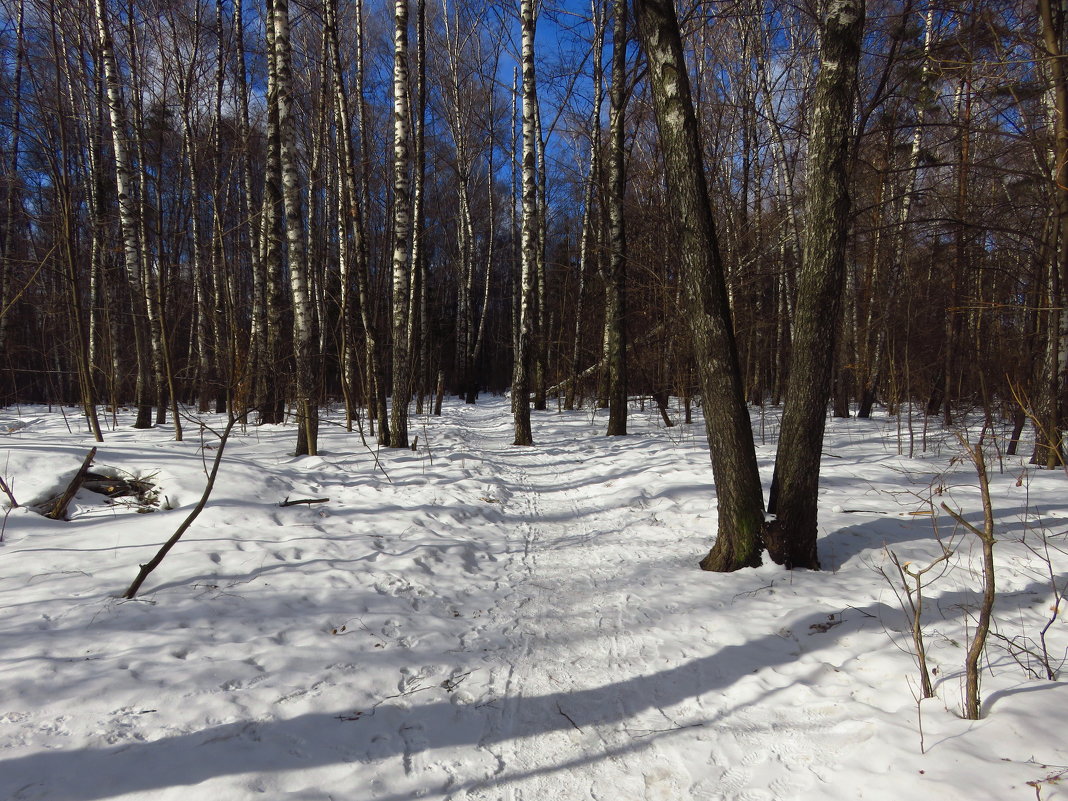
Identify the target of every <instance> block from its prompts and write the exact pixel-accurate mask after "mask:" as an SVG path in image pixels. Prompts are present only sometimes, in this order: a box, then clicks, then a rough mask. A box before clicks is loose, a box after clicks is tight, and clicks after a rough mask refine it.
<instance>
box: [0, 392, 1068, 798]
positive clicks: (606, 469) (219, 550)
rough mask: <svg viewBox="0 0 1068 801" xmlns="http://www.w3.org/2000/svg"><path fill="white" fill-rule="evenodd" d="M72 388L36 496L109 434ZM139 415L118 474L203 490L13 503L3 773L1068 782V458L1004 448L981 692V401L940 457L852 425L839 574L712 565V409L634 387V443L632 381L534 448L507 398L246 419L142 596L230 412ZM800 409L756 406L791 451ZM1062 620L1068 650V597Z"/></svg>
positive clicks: (555, 791) (42, 415) (895, 789)
mask: <svg viewBox="0 0 1068 801" xmlns="http://www.w3.org/2000/svg"><path fill="white" fill-rule="evenodd" d="M65 411H66V416H65V417H64V416H63V415H61V414H60V411H59V410H58V409H54V410H48V409H46V408H45V407H21V408H13V407H12V408H7V409H2V410H0V477H3V478H5V479H6V480H7V482H8V483H9V484H10V485H11V488H12V490H13V493H14V495H15V497H16V499H17V500H18V501H19V502H20V503H22V504H31V503H33V502H40V501H43V500H45V499H47V498H48V497H50V496H52V495H54V494H55V493H56V492H57V491H58V490H59V489H61V488H62V486H64V485H65V484H66V482H67V481H68V480H69V479H70V477H71V476H72V475H73V474H74V473H75V471H76V470H77V468H78V466H79V465H80V464H81V461H82V459H83V457H84V456H85V454H86V452H87V451H88V449H89V448H90V447H91V446H92V445H93V443H92V442H91V439H90V438H89V437H88V436H87V435H86V434H85V433H84V431H82V430H79V429H76V430H75V432H74V433H71V432H70V431H69V430H68V427H67V426H68V424H69V425H70V426H71V427H72V428H75V426H76V422H80V421H76V419H75V418H74V416H73V415H74V414H76V412H74V411H72V410H70V409H67V410H65ZM333 420H334V422H335V423H336V422H337V417H336V415H335V416H334V418H333ZM130 422H131V419H130V415H129V414H128V413H125V412H123V413H120V415H119V418H118V426H117V427H115V428H113V430H109V431H108V432H107V433H106V435H105V438H106V441H105V443H103V444H102V445H101V446H100V449H99V452H98V454H97V457H96V466H97V470H98V471H100V470H104V471H107V470H108V469H109V468H110V472H111V474H113V475H133V476H138V477H145V478H148V479H149V480H151V481H152V482H154V483H156V484H157V485H158V492H159V496H160V501H161V503H162V504H163V505H164V506H169V507H171V508H170V509H162V508H161V509H159V510H158V511H155V512H153V513H151V514H137V507H136V504H133V503H125V504H124V503H121V502H120V503H112V504H108V503H106V502H105V499H104V498H103V496H100V495H95V494H93V493H89V492H86V491H82V492H81V493H79V495H78V496H77V498H76V499H75V501H74V503H73V504H72V506H71V511H72V519H71V520H70V521H69V522H54V521H51V520H47V519H45V518H44V517H42V516H40V515H38V514H36V513H35V512H33V511H31V510H29V509H27V508H17V509H14V510H10V509H7V508H6V507H5V508H0V520H4V521H5V522H3V523H2V525H3V526H4V532H3V541H2V543H0V698H2V699H3V704H2V706H0V799H5V801H8V800H10V801H15V800H16V799H48V800H49V801H91V800H93V799H139V800H140V799H152V800H153V801H179V800H180V801H188V799H212V801H215V800H216V799H220V800H222V801H250V800H251V799H254V798H268V799H272V800H273V799H290V798H291V799H301V800H304V799H307V800H308V801H325V800H326V799H334V800H335V801H341V800H342V799H345V800H346V801H348V800H352V801H356V800H357V799H384V800H389V801H406V800H407V799H413V798H427V799H450V800H452V801H462V800H463V799H486V800H487V801H489V800H490V799H508V800H509V801H572V800H574V801H582V800H583V799H604V800H605V801H632V800H633V801H637V800H638V799H649V800H650V801H652V800H654V799H655V800H656V801H685V800H686V799H702V800H704V799H708V800H711V799H745V800H746V801H786V800H787V799H813V801H815V800H816V799H819V800H820V801H830V800H832V799H843V800H846V799H848V801H855V799H860V798H863V799H886V801H891V800H892V801H899V799H902V798H909V799H939V800H940V801H945V800H947V799H948V800H949V801H954V800H956V799H960V800H961V801H964V799H967V800H968V801H979V800H981V799H997V800H998V801H1010V800H1011V799H1020V801H1029V800H1030V799H1035V798H1038V799H1040V801H1050V800H1051V799H1058V798H1059V799H1068V746H1066V744H1065V739H1064V730H1065V722H1066V718H1068V685H1066V684H1065V683H1064V682H1060V681H1048V680H1046V679H1045V676H1044V668H1042V667H1041V666H1040V664H1039V660H1038V658H1037V655H1038V653H1039V651H1040V649H1041V642H1040V632H1041V630H1042V628H1043V626H1045V625H1046V624H1047V622H1049V621H1050V620H1051V619H1052V618H1054V617H1055V613H1054V612H1053V611H1052V607H1053V606H1054V604H1055V594H1056V592H1059V591H1063V589H1064V587H1065V584H1066V583H1068V555H1066V551H1068V477H1066V475H1065V473H1063V472H1043V471H1035V470H1033V469H1032V468H1029V467H1028V466H1027V465H1026V464H1025V463H1024V462H1023V461H1022V460H1021V459H1019V458H1014V459H1009V458H1007V457H1005V458H1003V459H1002V458H999V455H998V454H997V453H996V452H994V450H991V451H990V453H989V456H988V458H989V460H990V463H991V466H990V469H991V480H992V492H993V498H994V507H995V513H996V524H997V536H998V545H997V551H996V560H997V565H998V569H997V581H998V587H999V590H998V593H999V594H998V599H997V605H996V609H995V617H996V621H997V634H998V637H996V638H994V639H993V640H992V641H991V643H990V647H989V648H988V652H987V656H986V659H985V660H984V674H983V685H982V689H983V700H984V717H983V719H982V720H980V721H967V720H963V719H962V718H961V716H960V709H961V706H962V700H961V699H962V695H963V690H962V673H961V671H962V666H963V661H964V651H965V648H966V646H967V638H968V635H969V633H970V631H971V628H972V622H971V621H972V620H973V613H974V608H975V603H976V600H977V595H976V592H975V591H976V589H977V587H978V583H979V579H978V576H977V573H976V570H977V568H976V565H978V564H979V562H978V550H979V549H978V542H977V541H976V538H975V537H974V536H972V535H970V534H968V535H965V534H963V533H961V532H960V531H958V530H956V529H955V527H954V525H953V521H952V519H951V518H950V517H949V516H948V515H947V514H945V513H944V512H942V511H941V510H940V509H938V504H939V503H941V502H942V501H945V502H946V503H947V504H949V505H950V506H951V508H955V509H960V510H962V512H963V514H964V515H965V517H966V518H967V519H968V520H969V521H973V522H977V521H981V519H982V514H981V507H980V504H979V491H978V487H977V484H976V478H975V473H974V471H972V470H971V469H970V465H969V463H968V462H967V460H964V459H961V458H960V457H961V455H962V449H961V446H960V445H959V444H958V442H957V439H956V436H955V432H942V431H938V432H934V433H932V432H928V434H927V436H926V437H925V438H923V437H921V433H922V432H920V430H919V428H918V427H919V425H920V421H919V420H918V419H917V420H916V421H915V422H916V427H915V428H914V433H915V439H914V441H913V445H914V458H908V457H907V456H902V455H900V451H902V450H903V451H905V452H906V453H907V451H908V448H909V435H908V431H907V425H906V421H898V420H897V419H896V418H887V417H886V416H885V413H883V414H882V416H881V417H880V418H879V419H873V420H857V419H853V420H836V421H832V422H831V424H830V427H829V431H828V436H827V442H826V447H825V458H824V460H823V479H822V487H823V489H822V494H821V540H820V558H821V561H822V564H823V567H824V570H823V571H821V572H807V571H796V572H787V571H784V570H782V569H781V568H779V567H777V566H775V565H771V564H767V565H765V566H764V567H761V568H758V569H753V570H745V571H740V572H738V573H734V574H729V575H723V574H711V573H704V572H702V571H700V570H699V569H698V568H697V562H698V560H699V559H700V558H701V557H702V556H703V555H704V553H706V552H707V550H708V548H709V546H710V545H711V541H712V537H713V534H714V530H715V520H716V511H715V494H714V490H713V487H712V481H711V468H710V466H709V459H708V452H707V445H706V443H705V441H704V434H703V424H701V423H700V419H699V418H697V419H695V424H694V425H678V426H676V427H673V428H665V427H663V425H662V424H661V423H660V422H659V416H658V415H657V414H656V412H655V409H653V408H651V407H647V408H646V409H645V410H640V409H638V408H637V406H636V407H635V408H634V411H633V412H632V415H631V430H632V431H633V433H632V434H631V435H630V436H627V437H622V438H607V437H604V436H602V434H603V431H604V424H605V419H604V415H603V413H601V412H597V413H594V412H591V411H578V412H567V413H559V412H556V411H550V412H536V413H534V415H533V430H534V438H535V442H536V443H537V444H536V446H535V447H534V448H524V449H520V448H514V447H512V446H511V444H510V443H511V439H512V429H511V420H510V416H509V406H508V402H507V400H505V399H500V398H496V399H490V400H487V401H486V402H483V403H480V404H479V405H477V406H465V405H463V404H461V403H449V404H447V405H446V409H445V414H444V415H443V416H442V417H440V418H422V417H419V418H415V420H414V422H415V426H414V428H413V431H412V434H413V435H414V434H418V435H419V448H418V451H417V452H411V451H389V450H383V451H381V452H378V453H377V454H376V453H374V452H373V451H372V450H371V449H369V448H367V447H365V446H364V445H363V444H361V441H360V438H359V436H358V435H355V434H351V433H347V432H345V431H344V429H343V428H342V427H340V426H337V425H324V426H323V429H322V435H321V448H322V454H321V455H319V456H316V457H301V458H294V457H292V456H291V455H289V453H291V451H292V448H293V444H294V441H295V434H294V430H293V428H292V427H281V426H277V427H275V426H271V427H259V428H255V427H249V428H247V429H245V430H241V429H235V431H234V434H233V435H232V437H231V440H230V442H229V444H228V445H227V448H226V451H225V454H224V456H223V459H222V466H221V469H220V472H219V479H218V482H217V485H216V487H215V491H214V494H213V495H212V497H211V500H210V502H209V504H208V506H207V508H206V509H205V511H204V512H203V514H202V515H201V516H200V517H199V519H198V520H197V521H196V522H195V523H194V524H193V526H192V527H191V528H190V530H189V531H188V532H187V533H186V534H185V536H184V538H183V539H182V540H181V541H180V542H179V543H178V545H177V546H176V547H175V548H174V550H173V551H172V552H171V554H170V555H169V556H168V557H167V558H166V560H165V561H164V562H163V563H162V565H161V566H160V567H159V569H158V570H157V571H156V572H155V573H153V574H152V575H151V576H150V577H149V579H148V580H147V582H146V583H145V585H144V587H143V588H142V590H141V593H140V595H139V596H138V597H137V598H136V599H135V600H130V601H126V600H121V599H120V598H119V596H120V595H121V594H122V592H123V590H124V589H125V588H126V587H127V585H128V584H129V583H130V582H131V581H132V580H133V578H134V576H135V574H136V572H137V568H138V565H139V564H140V563H143V562H145V561H147V560H148V559H149V558H150V557H151V556H152V555H153V553H154V552H155V551H156V549H157V548H158V547H159V546H160V545H161V544H162V543H163V542H164V541H165V540H166V539H167V538H168V537H169V536H170V535H171V533H172V532H173V531H174V530H175V528H176V527H177V526H178V524H179V523H180V522H181V521H182V520H183V519H184V518H185V516H186V514H187V513H188V512H189V510H191V509H192V507H193V506H194V505H195V504H196V502H197V500H198V499H199V497H200V494H201V491H202V488H203V486H204V481H205V469H206V467H207V466H209V465H210V461H211V459H212V458H213V456H214V453H215V450H214V449H215V446H216V443H217V438H216V437H214V436H213V435H212V434H210V432H206V431H201V430H199V428H198V427H197V426H196V425H194V424H193V423H192V422H187V423H186V440H185V441H184V442H181V443H176V442H173V441H171V439H170V438H171V437H172V435H173V430H172V429H171V427H170V426H161V427H158V428H156V429H153V430H148V431H135V430H133V429H132V428H130V427H129V423H130ZM205 422H207V423H208V424H210V425H212V426H214V427H220V426H221V425H222V422H221V419H220V418H219V417H218V416H209V417H207V418H205ZM776 426H777V419H776V416H775V413H774V412H772V411H770V410H769V411H767V412H766V413H765V412H760V411H755V412H754V430H755V431H756V432H757V435H758V455H759V458H760V464H761V470H762V472H763V475H764V478H765V481H766V482H767V481H768V480H770V470H771V463H772V460H773V458H774V446H775V433H776ZM83 428H84V427H83ZM973 433H974V432H973ZM924 445H925V446H926V449H925V450H924ZM287 497H288V498H290V499H303V498H329V501H328V502H326V503H322V504H315V505H298V506H290V507H280V506H279V502H281V501H283V500H285V499H286V498H287ZM932 499H933V500H934V504H933V508H934V510H935V514H932V513H931V512H932V504H931V503H930V501H931V500H932ZM0 500H5V499H2V498H0ZM5 516H6V517H5ZM936 526H937V530H938V531H939V532H940V534H941V536H942V538H943V542H946V543H948V544H949V545H950V547H951V548H952V549H953V555H952V556H951V558H950V559H949V560H948V561H947V562H946V563H945V564H944V565H943V567H944V568H945V570H944V571H941V572H940V574H939V576H940V577H938V578H937V579H936V580H934V581H932V583H931V584H930V586H928V587H927V588H926V589H925V596H926V598H925V601H926V614H925V617H924V630H925V634H926V641H927V646H928V648H929V655H928V659H929V662H930V664H931V667H932V672H933V673H934V676H933V679H934V682H935V689H936V692H937V697H935V698H933V699H930V700H927V701H923V702H922V703H917V701H916V693H917V690H918V673H917V668H916V665H915V660H914V658H913V656H912V654H911V652H910V650H909V645H910V639H909V636H908V626H909V622H908V619H907V617H906V615H905V613H904V612H903V610H902V607H901V603H900V602H899V599H898V595H899V594H900V593H901V590H900V587H898V589H897V592H895V587H894V582H892V581H888V580H887V579H886V578H884V576H883V575H882V573H883V572H885V573H887V575H890V576H891V577H893V576H896V569H895V568H894V567H893V565H892V564H891V562H890V559H889V556H888V553H887V551H886V550H885V549H892V550H893V551H894V552H895V553H896V554H897V555H898V556H899V558H900V560H901V561H906V560H907V561H910V562H911V563H912V565H913V566H915V567H916V568H922V567H923V566H925V565H926V564H927V563H928V562H930V561H932V560H933V559H934V558H936V557H937V556H938V555H939V554H940V553H941V549H940V546H939V544H938V542H937V541H936V539H935V529H936ZM929 575H931V576H934V575H935V574H934V573H932V574H929ZM1055 588H1056V589H1055ZM1062 607H1063V602H1062ZM1046 643H1047V650H1048V652H1049V655H1050V661H1051V663H1052V665H1053V666H1054V667H1055V668H1056V669H1058V670H1060V669H1063V668H1065V664H1064V656H1065V649H1066V647H1068V618H1066V617H1065V615H1064V614H1063V613H1062V614H1061V615H1060V616H1059V617H1056V619H1054V620H1053V622H1052V624H1051V625H1050V626H1049V628H1048V631H1047V632H1046ZM1013 644H1015V645H1013ZM1020 648H1025V649H1026V650H1027V651H1030V653H1026V652H1021V651H1020ZM1036 675H1038V676H1040V677H1038V678H1036Z"/></svg>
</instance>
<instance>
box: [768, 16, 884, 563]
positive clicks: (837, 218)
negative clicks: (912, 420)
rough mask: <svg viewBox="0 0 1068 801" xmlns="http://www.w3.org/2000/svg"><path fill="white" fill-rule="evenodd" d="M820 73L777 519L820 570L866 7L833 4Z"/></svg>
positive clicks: (784, 553)
mask: <svg viewBox="0 0 1068 801" xmlns="http://www.w3.org/2000/svg"><path fill="white" fill-rule="evenodd" d="M822 12H823V31H822V32H823V36H822V41H821V46H820V72H819V77H818V79H817V81H816V96H815V99H814V103H813V106H814V110H813V121H812V135H811V138H810V140H809V156H808V158H809V165H808V187H809V189H808V197H809V201H808V207H807V209H806V214H805V249H804V256H803V260H802V264H801V277H800V283H799V287H798V293H797V319H796V321H795V324H794V340H793V350H792V351H791V358H790V376H789V383H788V384H787V390H786V404H785V408H784V411H783V420H782V428H781V431H780V434H779V448H778V452H777V454H776V458H775V476H774V478H773V479H772V482H771V498H770V501H769V504H768V511H769V512H770V513H771V514H773V515H775V516H776V536H774V537H769V538H768V542H767V546H768V552H769V554H770V555H771V558H772V559H774V560H775V561H776V562H778V563H779V564H782V565H785V566H786V567H788V568H794V567H806V568H810V569H813V570H816V569H819V558H818V556H817V553H816V533H817V531H816V515H817V499H818V494H819V474H820V457H821V455H822V452H823V432H824V427H825V425H826V421H827V401H828V400H829V398H830V395H831V387H832V383H831V382H832V377H833V367H834V342H835V335H836V333H837V330H838V316H839V311H840V309H841V299H842V284H843V279H844V276H845V240H846V232H847V229H848V226H849V144H850V131H851V128H852V122H853V98H854V87H855V85H856V75H857V60H858V58H859V56H860V40H861V35H862V32H863V28H864V2H863V0H825V4H824V7H823V9H822Z"/></svg>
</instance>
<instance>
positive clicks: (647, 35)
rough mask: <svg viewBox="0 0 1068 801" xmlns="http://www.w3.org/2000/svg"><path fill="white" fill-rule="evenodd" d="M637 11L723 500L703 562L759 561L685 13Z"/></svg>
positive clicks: (756, 485) (753, 494)
mask: <svg viewBox="0 0 1068 801" xmlns="http://www.w3.org/2000/svg"><path fill="white" fill-rule="evenodd" d="M634 10H635V16H636V17H637V22H638V32H639V36H640V39H641V42H642V48H643V49H644V51H645V54H646V57H647V58H648V61H649V83H650V86H651V88H652V94H653V102H654V109H655V112H656V120H657V126H658V127H659V129H660V142H661V150H662V151H663V154H664V166H665V170H666V174H667V185H668V192H669V195H670V197H671V200H672V211H673V212H674V214H675V217H676V219H677V221H678V225H679V229H680V230H679V234H680V239H679V251H680V252H679V255H680V257H681V261H682V282H683V288H684V292H683V295H684V304H685V308H686V310H687V313H688V322H689V324H690V326H691V330H692V332H693V341H694V342H693V344H694V353H695V355H696V357H697V364H698V371H699V379H700V382H701V392H702V396H703V401H704V411H705V427H706V430H707V434H708V444H709V448H710V450H711V454H712V471H713V477H714V480H715V485H716V495H717V497H718V499H719V536H718V537H717V539H716V544H715V547H714V548H713V549H712V551H711V552H710V553H709V554H708V556H707V557H705V559H704V560H703V561H702V562H701V567H702V568H704V569H705V570H717V571H728V570H737V569H738V568H742V567H753V566H756V565H759V564H760V553H761V549H762V547H763V542H762V529H763V525H764V498H763V493H762V490H761V486H760V474H759V473H758V472H757V462H756V451H755V448H754V446H753V431H752V426H751V424H750V421H749V410H748V408H747V407H746V405H745V399H744V398H745V396H744V394H743V386H742V375H741V370H740V369H739V365H738V352H737V348H736V345H735V340H734V330H733V326H732V323H731V312H730V305H729V302H728V297H727V287H726V283H725V281H724V270H723V262H722V259H721V257H720V252H719V244H718V240H717V237H716V228H715V224H714V222H713V219H712V207H711V205H710V202H709V195H708V183H707V179H706V178H705V171H704V164H703V158H702V151H701V142H700V140H699V138H698V132H697V118H696V115H695V113H694V107H693V100H692V95H691V92H690V81H689V77H688V74H687V71H686V63H685V61H684V59H683V50H682V39H681V36H680V34H679V23H678V18H677V17H676V15H675V5H674V3H673V2H672V0H635V3H634Z"/></svg>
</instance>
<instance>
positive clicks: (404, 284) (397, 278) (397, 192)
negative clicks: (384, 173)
mask: <svg viewBox="0 0 1068 801" xmlns="http://www.w3.org/2000/svg"><path fill="white" fill-rule="evenodd" d="M393 19H394V24H395V27H394V31H393V261H392V264H393V393H392V394H393V408H392V414H391V417H390V437H389V444H390V445H391V446H392V447H394V448H407V447H408V401H409V400H410V398H411V383H410V380H411V377H410V372H411V371H410V359H409V357H408V314H409V309H408V300H409V299H408V292H409V282H410V280H411V275H410V272H409V270H410V266H409V255H410V245H409V238H410V234H411V227H412V219H411V205H412V201H411V195H410V192H411V181H410V179H409V177H408V170H409V168H410V166H411V164H410V162H411V155H410V152H409V141H408V140H409V118H408V113H409V111H408V0H396V2H395V3H394V15H393Z"/></svg>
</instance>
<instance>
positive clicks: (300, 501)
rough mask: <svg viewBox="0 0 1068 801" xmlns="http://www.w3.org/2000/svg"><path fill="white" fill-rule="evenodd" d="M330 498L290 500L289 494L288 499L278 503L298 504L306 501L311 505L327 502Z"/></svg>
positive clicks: (281, 504) (280, 504) (285, 504)
mask: <svg viewBox="0 0 1068 801" xmlns="http://www.w3.org/2000/svg"><path fill="white" fill-rule="evenodd" d="M329 500H330V499H329V498H300V499H298V500H295V501H291V500H289V496H288V495H287V496H286V499H285V500H284V501H281V502H280V503H279V504H278V505H279V506H297V505H298V504H302V503H306V504H308V505H309V506H310V505H311V504H313V503H326V502H327V501H329Z"/></svg>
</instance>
